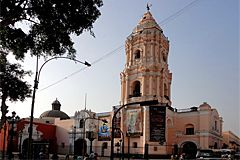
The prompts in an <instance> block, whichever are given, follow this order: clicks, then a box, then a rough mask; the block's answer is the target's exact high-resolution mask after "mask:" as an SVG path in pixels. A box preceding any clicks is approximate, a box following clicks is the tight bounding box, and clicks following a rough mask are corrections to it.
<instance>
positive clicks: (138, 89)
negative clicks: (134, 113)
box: [133, 81, 141, 97]
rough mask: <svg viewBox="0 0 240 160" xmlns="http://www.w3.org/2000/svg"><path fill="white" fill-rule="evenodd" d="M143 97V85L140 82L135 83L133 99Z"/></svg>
mask: <svg viewBox="0 0 240 160" xmlns="http://www.w3.org/2000/svg"><path fill="white" fill-rule="evenodd" d="M140 96H141V83H140V82H139V81H135V82H134V83H133V97H140Z"/></svg>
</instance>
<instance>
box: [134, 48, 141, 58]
mask: <svg viewBox="0 0 240 160" xmlns="http://www.w3.org/2000/svg"><path fill="white" fill-rule="evenodd" d="M140 57H141V53H140V50H136V51H135V53H134V59H139V58H140Z"/></svg>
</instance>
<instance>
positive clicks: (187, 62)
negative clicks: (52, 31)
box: [8, 0, 240, 135]
mask: <svg viewBox="0 0 240 160" xmlns="http://www.w3.org/2000/svg"><path fill="white" fill-rule="evenodd" d="M147 2H149V3H151V4H152V7H151V10H150V11H151V13H152V15H153V17H154V18H155V20H156V21H157V23H158V24H159V25H160V27H161V28H162V29H163V32H164V34H165V36H167V37H168V39H169V41H170V51H169V69H170V71H171V72H172V74H173V80H172V90H171V98H172V106H173V107H176V108H188V107H192V106H199V105H200V104H202V103H203V102H207V103H208V104H210V105H211V106H212V107H213V108H216V109H217V110H218V113H219V114H220V116H222V117H223V120H224V124H223V125H224V130H232V131H233V132H234V133H236V134H238V135H240V124H239V123H240V122H239V121H240V119H239V115H240V109H239V107H240V105H239V90H240V87H239V78H240V76H239V75H240V73H239V2H238V0H229V1H227V0H149V1H145V0H131V1H129V0H121V1H116V0H105V1H104V5H103V7H101V9H100V10H101V13H102V15H101V16H100V18H99V19H98V20H97V21H96V23H94V29H93V31H94V33H95V35H96V38H94V37H92V36H91V35H90V33H88V32H86V33H84V34H82V35H81V36H79V37H76V36H73V40H74V42H75V45H74V46H75V48H76V49H77V59H79V60H81V61H85V60H86V61H89V62H90V63H93V62H95V63H93V65H92V67H90V68H86V69H83V68H84V66H83V65H81V64H78V63H73V62H72V61H69V60H61V59H60V60H53V61H51V62H49V63H47V64H46V65H45V66H44V68H43V70H42V72H41V76H40V82H39V89H38V90H37V94H36V102H35V110H34V117H39V116H40V114H41V113H43V112H44V111H46V110H50V109H51V103H52V102H53V101H54V100H55V99H56V98H57V99H58V100H59V101H60V102H61V104H62V106H61V110H62V111H64V112H65V113H67V114H68V115H69V116H73V115H74V113H75V111H79V110H82V109H84V106H85V94H87V103H86V106H87V108H88V109H91V110H93V111H95V112H106V111H111V109H112V106H114V105H118V104H119V100H120V72H121V71H123V69H124V63H125V48H124V44H125V40H126V38H127V36H129V35H130V34H131V32H132V30H133V29H134V27H135V26H136V25H137V23H138V22H139V20H140V19H141V17H142V16H143V14H144V13H145V12H146V4H147ZM189 4H190V5H189ZM186 6H187V7H186ZM35 63H36V58H35V57H33V58H31V57H27V58H26V60H25V62H24V67H25V69H28V70H32V71H33V72H35ZM42 63H43V60H42V61H41V62H40V65H41V64H42ZM33 78H34V74H33V76H32V77H31V78H28V80H29V83H30V84H32V85H33ZM59 80H62V81H61V82H60V83H57V84H56V85H53V86H50V87H48V86H49V85H52V84H54V83H56V82H57V81H59ZM46 87H48V88H46ZM44 88H45V89H44ZM8 105H9V106H10V108H9V110H10V113H11V111H13V110H15V111H16V112H17V114H18V115H19V116H20V117H21V118H24V117H28V116H30V108H31V99H27V100H26V101H25V102H23V103H21V102H19V103H8Z"/></svg>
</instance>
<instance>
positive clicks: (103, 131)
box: [98, 117, 111, 141]
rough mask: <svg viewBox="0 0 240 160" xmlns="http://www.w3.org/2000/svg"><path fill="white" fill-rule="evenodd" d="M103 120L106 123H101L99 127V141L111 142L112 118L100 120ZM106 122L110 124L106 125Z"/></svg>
mask: <svg viewBox="0 0 240 160" xmlns="http://www.w3.org/2000/svg"><path fill="white" fill-rule="evenodd" d="M99 119H103V120H104V121H101V120H100V121H99V127H98V140H99V141H110V140H111V136H110V135H111V134H110V127H109V126H110V118H109V117H104V118H99ZM106 121H107V122H108V123H106Z"/></svg>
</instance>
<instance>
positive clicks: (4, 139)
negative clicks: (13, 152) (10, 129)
mask: <svg viewBox="0 0 240 160" xmlns="http://www.w3.org/2000/svg"><path fill="white" fill-rule="evenodd" d="M3 129H4V131H3V153H2V159H4V157H5V144H6V130H7V126H6V122H5V123H4V126H3Z"/></svg>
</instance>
